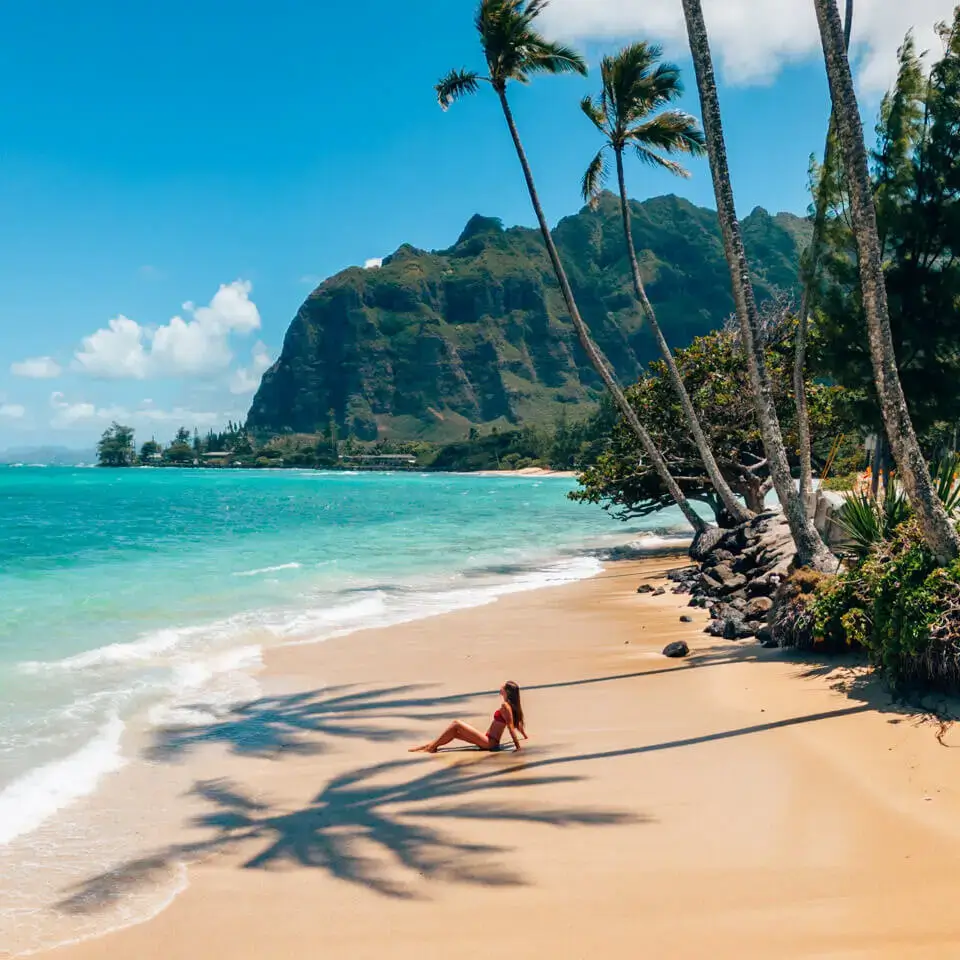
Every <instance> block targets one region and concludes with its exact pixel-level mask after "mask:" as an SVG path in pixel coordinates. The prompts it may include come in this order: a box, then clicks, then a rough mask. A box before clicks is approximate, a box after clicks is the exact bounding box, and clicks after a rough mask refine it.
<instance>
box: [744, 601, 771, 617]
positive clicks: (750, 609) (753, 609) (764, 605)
mask: <svg viewBox="0 0 960 960" xmlns="http://www.w3.org/2000/svg"><path fill="white" fill-rule="evenodd" d="M772 607H773V601H772V600H771V599H770V598H769V597H754V598H753V599H752V600H751V601H750V602H749V603H748V604H747V605H746V607H745V608H744V611H743V612H744V615H745V616H746V617H747V619H748V620H763V619H764V618H765V617H766V615H767V614H768V613H769V612H770V610H771V608H772Z"/></svg>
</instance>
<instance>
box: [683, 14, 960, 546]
mask: <svg viewBox="0 0 960 960" xmlns="http://www.w3.org/2000/svg"><path fill="white" fill-rule="evenodd" d="M685 2H687V0H685ZM814 6H815V7H816V11H817V22H818V23H819V25H820V39H821V41H822V44H823V55H824V60H825V61H826V67H827V77H828V79H829V81H830V96H831V98H832V100H833V116H834V120H835V122H836V126H837V135H838V137H839V139H840V146H841V153H842V155H843V163H844V170H845V173H846V176H847V182H848V184H849V190H850V217H851V222H852V224H853V231H854V234H855V235H856V239H857V253H858V259H859V265H860V287H861V291H862V294H863V312H864V314H865V316H866V320H867V339H868V341H869V344H870V357H871V360H872V361H873V375H874V382H875V384H876V388H877V397H878V398H879V401H880V410H881V412H882V414H883V421H884V424H885V426H886V430H887V439H888V440H889V441H890V446H891V448H892V450H893V455H894V459H895V460H896V464H897V471H898V477H899V480H900V482H901V483H902V484H903V486H904V489H906V491H907V496H909V498H910V503H911V505H912V506H913V510H914V512H915V513H916V515H917V517H918V519H919V521H920V525H921V527H922V529H923V536H924V540H925V541H926V544H927V546H928V547H929V548H930V550H931V551H932V552H933V554H934V555H935V556H936V557H937V559H938V560H939V561H940V562H941V563H944V564H946V563H949V562H950V561H951V560H954V559H955V558H956V557H957V556H960V534H958V533H957V530H956V528H955V527H954V525H953V523H952V522H951V520H950V517H949V516H948V515H947V512H946V510H945V509H944V507H943V504H942V503H941V501H940V498H939V497H938V496H937V491H936V487H935V485H934V483H933V480H932V478H931V476H930V469H929V467H928V466H927V462H926V460H924V458H923V454H922V452H921V451H920V444H919V443H918V442H917V435H916V432H915V431H914V429H913V423H912V422H911V420H910V413H909V411H908V410H907V401H906V398H905V397H904V395H903V386H902V384H901V383H900V375H899V373H898V372H897V357H896V354H895V352H894V349H893V335H892V333H891V330H890V312H889V308H888V304H887V289H886V285H885V282H884V277H883V264H882V262H881V255H880V235H879V232H878V230H877V211H876V208H875V206H874V203H873V190H872V188H871V185H870V168H869V165H868V162H867V149H866V145H865V143H864V138H863V124H862V123H861V120H860V108H859V105H858V104H857V95H856V92H855V91H854V88H853V75H852V74H851V71H850V61H849V60H848V59H847V51H846V48H845V45H844V38H843V24H842V23H841V22H840V11H839V10H838V9H837V4H836V0H814Z"/></svg>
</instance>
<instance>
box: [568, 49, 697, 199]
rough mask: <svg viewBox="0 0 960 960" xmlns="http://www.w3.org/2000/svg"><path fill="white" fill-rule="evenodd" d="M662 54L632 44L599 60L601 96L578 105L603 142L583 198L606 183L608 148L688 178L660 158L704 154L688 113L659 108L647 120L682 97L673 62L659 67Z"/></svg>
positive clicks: (586, 178) (674, 164)
mask: <svg viewBox="0 0 960 960" xmlns="http://www.w3.org/2000/svg"><path fill="white" fill-rule="evenodd" d="M662 53H663V51H662V50H661V48H660V47H659V46H657V45H656V44H648V43H634V44H631V45H630V46H628V47H625V48H624V49H623V50H621V51H620V52H619V53H618V54H616V56H612V57H604V58H603V62H602V63H601V65H600V72H601V76H602V79H603V90H602V92H601V93H600V96H599V97H597V98H596V99H593V98H591V97H584V98H583V100H582V101H581V103H580V106H581V108H582V109H583V112H584V113H585V114H586V115H587V116H588V117H589V118H590V120H591V122H592V123H593V124H594V125H595V126H596V128H597V129H598V130H599V131H600V132H601V133H602V134H603V135H604V137H606V141H607V142H606V143H605V144H604V145H603V147H601V149H600V152H599V153H598V154H597V155H596V156H595V157H594V158H593V161H592V163H591V164H590V166H589V167H588V168H587V172H586V174H584V177H583V196H584V199H585V200H588V201H591V202H594V203H595V202H596V200H597V198H598V197H599V194H600V191H601V190H602V189H603V185H604V183H605V182H606V180H607V176H608V173H609V170H608V167H607V163H606V151H607V149H608V148H609V149H611V150H613V151H614V153H616V154H622V153H623V152H624V150H626V149H627V148H628V147H632V148H633V150H634V151H635V153H636V155H637V158H638V159H639V160H641V161H642V162H644V163H648V164H651V165H653V166H657V167H662V168H663V169H666V170H669V171H670V172H671V173H674V174H677V175H678V176H681V177H688V176H690V174H689V172H688V171H687V170H685V169H684V168H683V167H682V166H681V165H680V164H679V163H677V162H676V161H675V160H672V159H670V157H669V156H665V154H671V153H686V154H689V155H691V156H702V155H703V153H704V152H705V146H704V137H703V131H702V130H701V129H700V126H699V124H698V123H697V121H696V120H695V119H694V118H693V117H691V116H690V114H688V113H684V112H683V111H681V110H663V111H662V112H661V113H658V114H655V115H653V116H651V114H654V111H656V110H658V109H660V108H661V107H666V106H668V105H669V104H671V103H673V102H674V101H675V100H677V99H679V97H680V96H681V95H682V94H683V84H682V83H681V82H680V69H679V67H677V66H676V65H675V64H673V63H661V62H660V57H661V56H662Z"/></svg>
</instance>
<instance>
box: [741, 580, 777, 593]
mask: <svg viewBox="0 0 960 960" xmlns="http://www.w3.org/2000/svg"><path fill="white" fill-rule="evenodd" d="M774 590H776V586H775V585H774V584H772V583H771V582H770V581H769V580H768V579H767V578H766V577H761V578H758V579H757V580H751V581H750V582H749V583H748V584H747V596H748V597H768V596H770V595H771V594H772V593H773V591H774Z"/></svg>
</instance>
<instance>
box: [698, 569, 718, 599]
mask: <svg viewBox="0 0 960 960" xmlns="http://www.w3.org/2000/svg"><path fill="white" fill-rule="evenodd" d="M700 589H701V590H703V592H704V593H708V594H715V593H720V591H721V590H723V584H722V583H721V582H720V581H719V580H717V579H715V578H714V577H712V576H711V575H710V574H709V573H707V572H706V571H705V570H704V571H703V573H701V574H700Z"/></svg>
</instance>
